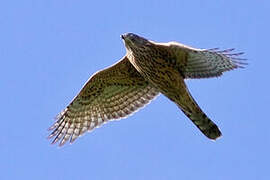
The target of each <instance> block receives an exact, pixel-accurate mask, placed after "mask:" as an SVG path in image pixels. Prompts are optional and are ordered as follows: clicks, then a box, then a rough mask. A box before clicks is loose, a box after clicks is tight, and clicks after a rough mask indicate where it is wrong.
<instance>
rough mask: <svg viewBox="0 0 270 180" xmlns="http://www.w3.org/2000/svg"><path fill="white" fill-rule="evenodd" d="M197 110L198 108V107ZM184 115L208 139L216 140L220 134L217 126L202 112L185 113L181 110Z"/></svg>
mask: <svg viewBox="0 0 270 180" xmlns="http://www.w3.org/2000/svg"><path fill="white" fill-rule="evenodd" d="M198 108H199V107H198ZM181 110H182V111H183V112H184V113H185V115H186V116H187V117H188V118H189V119H190V120H191V121H192V122H193V123H194V124H195V125H196V126H197V127H198V128H199V130H200V131H201V132H202V133H203V134H204V135H205V136H207V137H208V138H209V139H213V140H215V139H217V138H218V137H220V136H221V135H222V134H221V132H220V130H219V128H218V126H217V125H216V124H215V123H214V122H213V121H211V120H210V119H209V118H208V117H207V116H206V115H205V114H204V113H203V112H202V111H201V112H187V111H185V110H183V109H182V108H181Z"/></svg>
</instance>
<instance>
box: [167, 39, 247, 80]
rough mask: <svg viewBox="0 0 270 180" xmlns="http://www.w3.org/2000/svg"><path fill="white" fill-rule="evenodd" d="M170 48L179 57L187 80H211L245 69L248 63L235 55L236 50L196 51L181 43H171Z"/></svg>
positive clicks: (238, 54)
mask: <svg viewBox="0 0 270 180" xmlns="http://www.w3.org/2000/svg"><path fill="white" fill-rule="evenodd" d="M169 47H170V48H171V50H172V51H173V52H174V53H175V54H176V56H177V62H178V65H179V66H180V70H181V73H182V75H183V76H184V77H185V78H211V77H218V76H221V75H222V74H223V73H224V72H226V71H230V70H233V69H236V68H243V67H244V66H245V65H246V64H247V63H245V62H243V61H244V60H245V59H243V58H239V57H238V56H240V55H242V54H244V53H243V52H240V53H233V52H232V51H233V50H234V49H226V50H218V48H215V49H195V48H192V47H188V46H185V45H182V44H180V43H175V42H173V43H169Z"/></svg>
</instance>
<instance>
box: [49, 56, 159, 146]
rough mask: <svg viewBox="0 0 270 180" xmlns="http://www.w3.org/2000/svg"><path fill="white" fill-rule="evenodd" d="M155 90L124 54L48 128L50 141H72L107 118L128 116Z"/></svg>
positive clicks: (95, 75) (100, 74) (62, 142)
mask: <svg viewBox="0 0 270 180" xmlns="http://www.w3.org/2000/svg"><path fill="white" fill-rule="evenodd" d="M158 93H159V92H158V91H157V90H156V89H155V88H153V87H152V86H150V85H149V84H148V82H147V81H145V80H144V78H143V77H142V76H141V75H140V74H139V73H138V72H137V71H136V69H135V68H134V67H133V66H132V64H131V63H130V62H129V60H128V59H127V58H126V57H124V58H123V59H121V60H120V61H119V62H118V63H116V64H114V65H113V66H111V67H109V68H107V69H104V70H102V71H99V72H97V73H96V74H94V75H93V76H92V77H91V78H90V79H89V80H88V82H87V83H86V84H85V85H84V87H83V88H82V90H81V91H80V92H79V94H78V95H77V96H76V97H75V98H74V99H73V100H72V102H71V103H70V104H69V105H68V106H67V107H66V108H65V109H64V110H63V111H62V112H61V113H60V114H59V115H58V116H57V120H56V122H55V123H54V124H53V125H52V126H51V127H50V128H49V130H52V133H51V134H50V135H49V138H53V137H54V140H53V141H52V143H57V142H58V141H60V143H59V145H63V144H65V143H66V142H67V141H68V140H70V142H71V143H72V142H73V141H74V140H75V139H76V138H77V137H78V136H80V135H82V134H83V133H85V132H86V131H90V130H92V129H94V128H95V127H98V126H100V125H101V124H103V123H105V122H107V121H108V120H113V119H120V118H124V117H127V116H128V115H130V114H131V113H133V112H135V111H136V110H138V109H139V108H141V107H143V106H144V105H146V104H147V103H148V102H149V101H151V100H152V99H153V98H154V97H155V96H157V95H158Z"/></svg>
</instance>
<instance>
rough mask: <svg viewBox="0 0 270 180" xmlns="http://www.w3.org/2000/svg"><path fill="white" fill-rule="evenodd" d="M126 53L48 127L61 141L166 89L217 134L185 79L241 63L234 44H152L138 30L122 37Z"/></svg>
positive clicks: (209, 132) (193, 117)
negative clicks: (230, 46) (212, 46)
mask: <svg viewBox="0 0 270 180" xmlns="http://www.w3.org/2000/svg"><path fill="white" fill-rule="evenodd" d="M121 37H122V39H123V40H124V42H125V46H126V49H127V54H126V56H124V57H123V58H122V59H121V60H120V61H119V62H117V63H116V64H114V65H112V66H111V67H109V68H107V69H104V70H102V71H99V72H97V73H96V74H94V75H93V76H92V77H90V79H89V80H88V82H87V83H86V84H85V85H84V87H83V88H82V90H81V91H80V92H79V94H78V95H77V96H76V97H75V98H74V99H73V100H72V102H71V103H70V104H69V105H68V106H67V107H66V108H65V109H64V110H63V111H62V112H61V113H60V114H59V115H58V116H57V121H56V122H55V123H54V124H53V125H52V126H51V127H50V128H49V130H52V133H51V134H50V135H49V138H52V137H54V140H53V141H52V143H57V142H59V141H60V143H59V145H63V144H65V143H66V142H67V141H68V140H70V142H73V141H74V140H75V139H76V138H77V137H79V136H80V135H82V134H83V133H85V132H86V131H91V130H92V129H94V128H95V127H98V126H100V125H102V124H103V123H105V122H107V121H109V120H114V119H120V118H124V117H127V116H128V115H130V114H132V113H133V112H135V111H136V110H138V109H139V108H141V107H143V106H144V105H146V104H148V103H149V102H150V101H151V100H152V99H153V98H155V97H156V96H157V95H158V94H159V93H162V94H164V95H165V96H166V97H168V98H169V99H170V100H172V101H173V102H174V103H176V104H177V106H178V107H179V108H180V109H181V110H182V111H183V112H184V113H185V114H186V115H187V117H188V118H189V119H190V120H191V121H192V122H193V123H194V124H195V125H196V126H197V127H198V128H199V129H200V130H201V131H202V133H204V134H205V135H206V136H207V137H208V138H210V139H216V138H218V137H219V136H221V132H220V131H219V129H218V127H217V126H216V125H215V124H214V123H213V122H212V121H211V120H210V119H209V118H208V117H207V116H206V115H205V114H204V113H203V111H202V110H201V109H200V107H199V106H198V105H197V103H196V102H195V100H194V99H193V98H192V96H191V95H190V93H189V91H188V89H187V87H186V84H185V82H184V79H187V78H210V77H217V76H220V75H222V73H223V72H225V71H229V70H232V69H235V68H239V67H242V65H244V64H245V63H243V62H242V61H241V60H242V59H240V58H237V56H238V55H241V54H242V53H234V54H233V53H231V51H232V50H233V49H228V50H224V51H218V50H217V49H209V50H203V49H195V48H191V47H188V46H185V45H182V44H180V43H176V42H169V43H155V42H153V41H149V40H147V39H145V38H142V37H140V36H138V35H135V34H132V33H128V34H124V35H122V36H121Z"/></svg>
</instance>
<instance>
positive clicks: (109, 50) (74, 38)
mask: <svg viewBox="0 0 270 180" xmlns="http://www.w3.org/2000/svg"><path fill="white" fill-rule="evenodd" d="M269 3H270V2H269V1H267V0H264V1H263V0H258V1H252V0H248V1H235V0H220V1H210V0H198V1H192V0H186V1H178V0H174V1H172V0H166V1H163V2H162V3H161V2H158V1H152V0H149V1H146V0H136V1H124V0H122V1H120V0H115V1H102V0H99V1H89V0H80V1H71V0H57V1H52V0H46V1H45V0H39V1H37V0H24V1H19V0H17V1H3V2H1V6H0V32H1V33H0V40H1V41H0V62H1V71H0V75H1V76H0V91H1V104H0V109H1V114H2V118H1V125H0V130H1V131H0V132H1V136H0V147H1V148H0V157H1V160H0V171H1V173H0V179H1V180H17V179H38V180H62V179H63V180H77V179H78V180H86V179H93V180H99V179H101V180H103V179H104V180H107V179H111V180H121V179H128V180H141V179H142V180H144V179H153V180H163V179H164V180H168V179H183V180H189V179H190V180H191V179H207V180H231V179H245V180H254V179H256V180H261V179H270V174H269V162H270V156H269V152H270V131H269V126H270V118H269V115H268V113H269V100H270V98H269V97H270V95H269V91H270V88H269V67H270V61H269V54H268V53H269V30H270V29H269V17H270V13H269V9H270V4H269ZM125 32H134V33H138V34H139V35H142V36H144V37H147V38H149V39H152V40H155V41H162V42H166V41H171V40H174V41H178V42H181V43H184V44H187V45H191V46H194V47H198V48H213V47H220V48H231V47H234V48H237V50H239V51H244V52H246V54H245V55H244V56H243V57H245V58H247V59H249V63H250V64H249V66H248V67H247V68H246V69H240V70H235V71H232V72H227V73H225V74H224V76H222V77H221V78H214V79H205V80H189V81H188V82H187V83H188V86H189V88H190V91H191V92H192V95H193V96H194V98H195V99H196V100H197V102H198V104H199V105H200V106H201V107H202V109H203V110H204V111H205V112H206V114H208V116H209V117H210V118H211V119H212V120H213V121H215V122H216V123H217V124H218V125H219V127H220V129H221V130H222V132H223V137H222V138H221V139H219V140H217V141H216V142H213V141H209V140H208V139H207V138H205V137H204V136H203V135H202V134H201V133H200V132H199V131H198V129H197V128H195V126H194V125H193V124H192V123H191V122H190V121H189V120H188V119H187V117H186V116H185V115H184V114H183V113H182V112H180V111H179V109H178V108H177V107H176V106H175V105H174V104H173V103H171V102H170V101H169V100H168V99H166V98H165V97H164V96H159V97H158V98H157V99H156V100H154V101H153V102H152V103H151V104H150V105H148V106H147V107H146V108H144V109H142V110H141V111H139V112H137V113H136V114H134V115H133V116H131V117H129V118H127V119H124V120H121V121H116V122H111V123H108V124H106V125H104V126H103V127H101V128H98V129H96V130H95V131H93V132H92V133H87V134H86V135H84V136H83V137H81V138H79V139H78V140H77V141H76V142H75V143H74V144H72V145H69V144H68V145H66V146H64V147H63V148H58V147H57V146H53V145H50V142H49V141H48V140H47V139H46V137H47V135H48V132H47V128H48V127H49V126H50V125H51V124H52V123H53V122H54V119H53V118H54V117H55V115H56V114H57V113H58V112H60V111H61V110H62V109H63V108H64V107H65V106H66V105H67V104H68V103H69V102H70V101H71V100H72V98H73V97H74V96H75V95H76V94H77V92H78V91H79V90H80V89H81V87H82V85H83V84H84V83H85V81H86V80H87V79H88V78H89V77H90V76H91V75H92V74H93V73H95V72H96V71H97V70H100V69H103V68H104V67H107V66H109V65H111V64H113V63H115V62H116V61H117V60H119V59H120V58H121V57H122V56H124V55H125V49H124V45H123V43H122V41H121V39H120V34H122V33H125Z"/></svg>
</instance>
